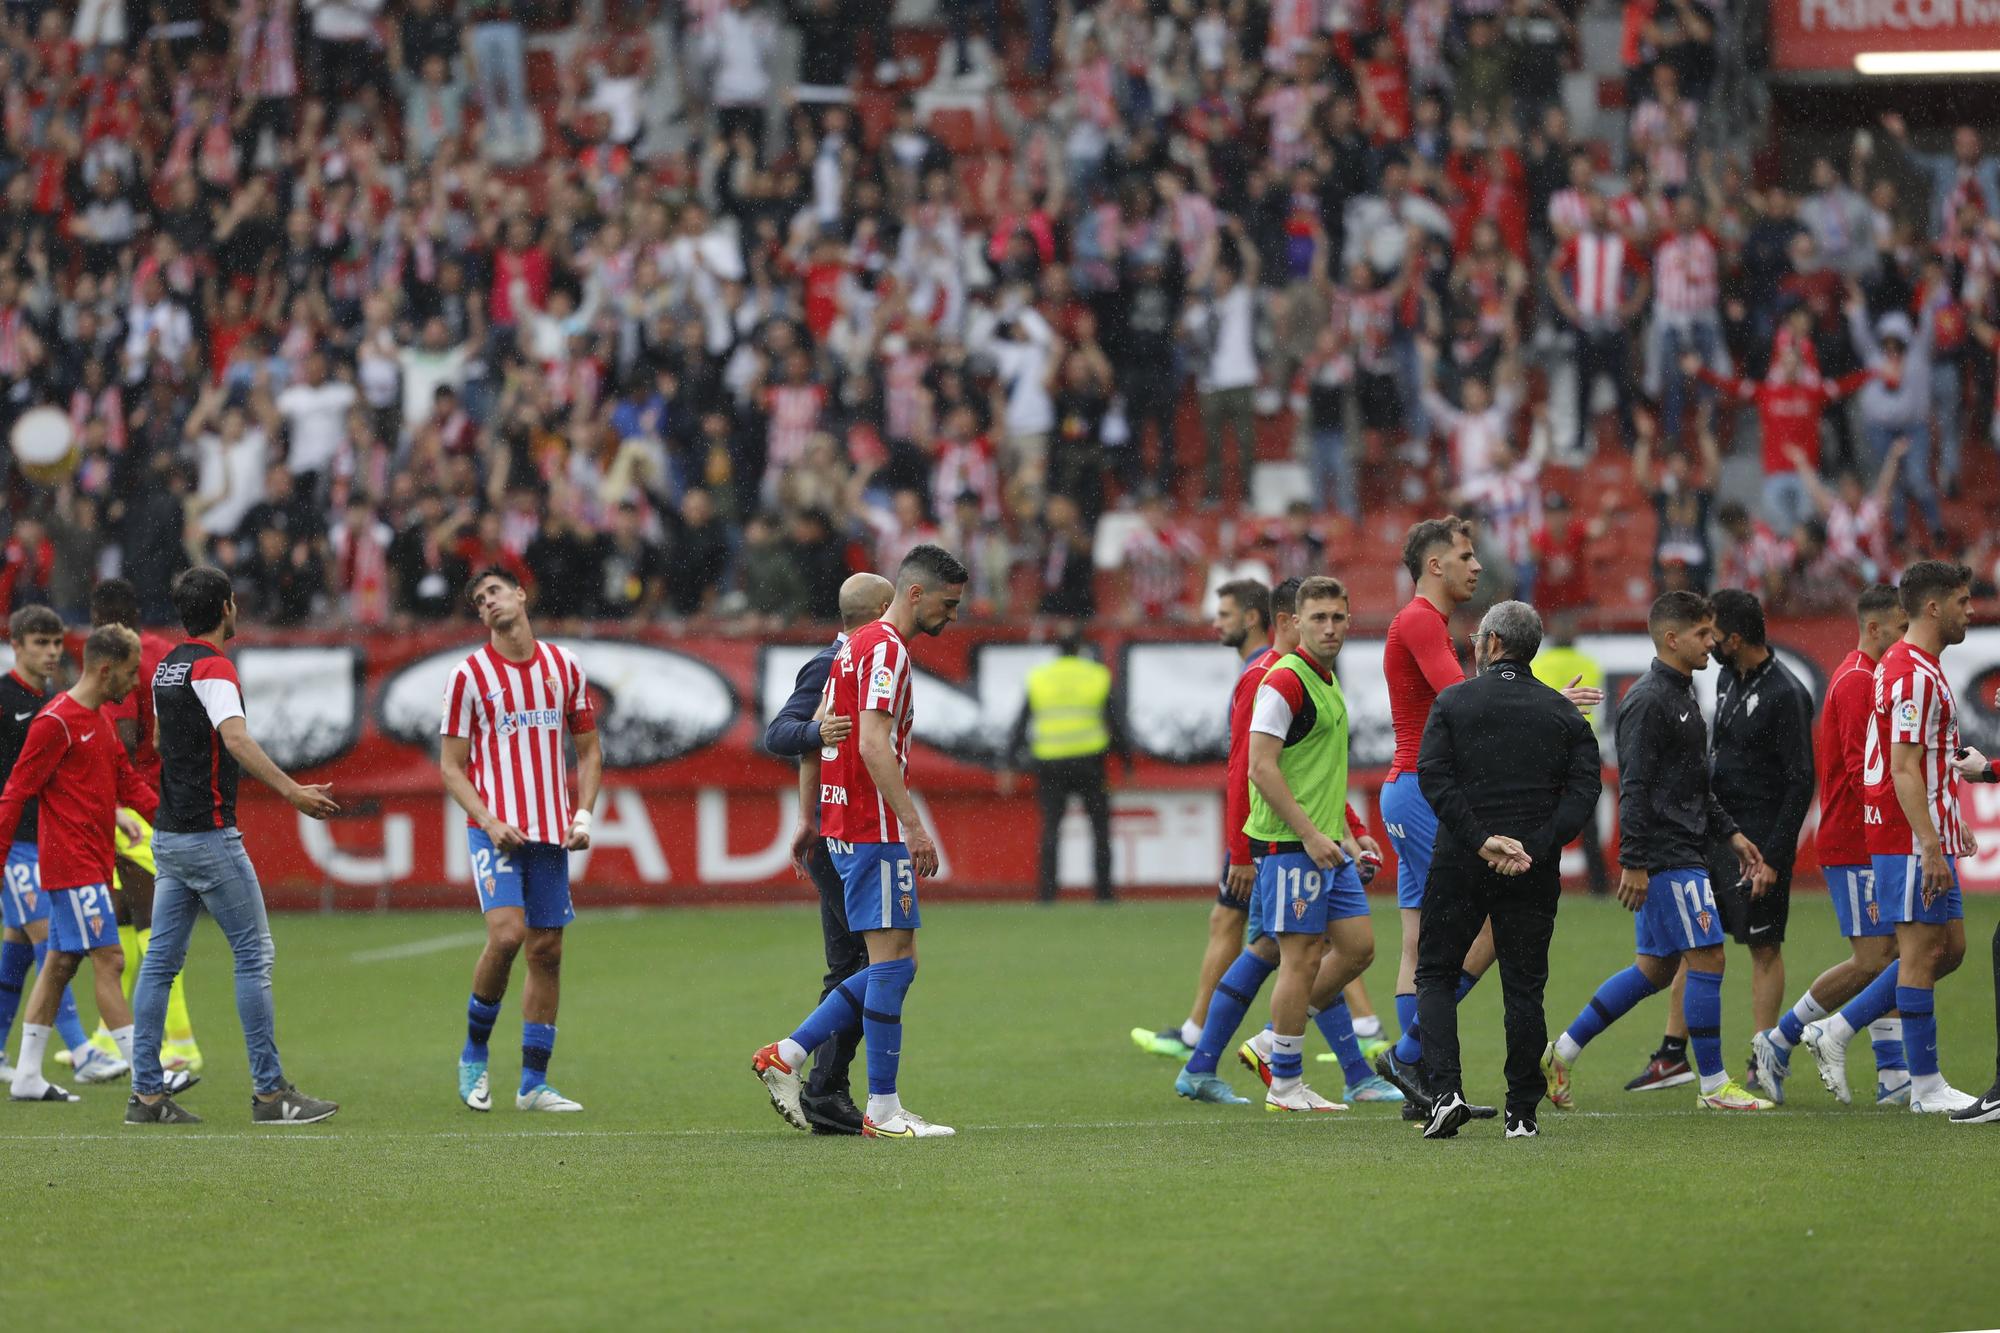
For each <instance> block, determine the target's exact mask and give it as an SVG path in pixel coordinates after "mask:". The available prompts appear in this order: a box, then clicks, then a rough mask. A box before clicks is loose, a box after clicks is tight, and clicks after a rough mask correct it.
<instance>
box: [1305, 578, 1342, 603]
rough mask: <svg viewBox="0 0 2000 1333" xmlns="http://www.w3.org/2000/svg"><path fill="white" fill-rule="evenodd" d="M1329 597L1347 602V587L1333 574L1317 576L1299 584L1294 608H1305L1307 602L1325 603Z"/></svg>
mask: <svg viewBox="0 0 2000 1333" xmlns="http://www.w3.org/2000/svg"><path fill="white" fill-rule="evenodd" d="M1329 597H1338V598H1340V599H1341V600H1342V601H1346V600H1347V585H1346V584H1344V583H1342V582H1341V581H1340V580H1339V579H1337V578H1334V577H1333V576H1332V575H1331V574H1315V575H1313V576H1312V577H1311V578H1309V579H1302V580H1301V581H1300V582H1299V592H1298V597H1297V599H1296V600H1295V601H1294V603H1293V605H1294V606H1304V605H1305V604H1306V603H1307V602H1323V601H1325V600H1326V599H1327V598H1329Z"/></svg>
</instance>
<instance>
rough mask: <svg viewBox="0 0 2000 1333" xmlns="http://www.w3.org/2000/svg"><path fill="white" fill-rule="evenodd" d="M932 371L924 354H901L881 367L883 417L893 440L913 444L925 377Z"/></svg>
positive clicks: (922, 400)
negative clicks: (909, 441) (926, 373)
mask: <svg viewBox="0 0 2000 1333" xmlns="http://www.w3.org/2000/svg"><path fill="white" fill-rule="evenodd" d="M930 368H931V359H930V356H929V355H928V354H926V353H924V352H911V351H904V352H899V353H897V354H896V355H894V356H891V357H888V358H886V359H885V360H884V361H883V363H882V415H883V419H884V422H883V424H884V425H886V426H887V427H888V430H889V438H890V439H892V440H914V439H916V438H917V424H918V419H919V416H920V415H921V413H922V409H923V405H924V399H923V388H924V374H925V372H926V371H928V370H929V369H930Z"/></svg>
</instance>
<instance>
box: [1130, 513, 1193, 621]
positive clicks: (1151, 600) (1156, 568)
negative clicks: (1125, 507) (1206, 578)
mask: <svg viewBox="0 0 2000 1333" xmlns="http://www.w3.org/2000/svg"><path fill="white" fill-rule="evenodd" d="M1199 554H1200V548H1198V547H1197V546H1196V545H1195V543H1194V542H1193V540H1192V539H1190V538H1188V537H1187V536H1185V535H1183V534H1182V533H1181V532H1179V531H1178V530H1176V529H1174V528H1150V527H1141V528H1136V529H1134V530H1133V532H1132V535H1131V536H1130V537H1129V538H1127V539H1126V542H1125V571H1126V576H1127V577H1128V578H1129V579H1130V580H1131V595H1132V600H1133V601H1135V602H1137V603H1138V604H1139V607H1140V609H1141V610H1142V611H1143V612H1144V613H1145V614H1146V615H1147V616H1148V617H1157V616H1163V615H1167V614H1168V613H1170V612H1172V611H1174V610H1176V609H1178V608H1179V607H1180V606H1181V604H1182V603H1183V602H1185V601H1186V600H1187V576H1188V569H1189V566H1190V565H1191V564H1192V562H1193V561H1194V559H1195V557H1196V556H1198V555H1199Z"/></svg>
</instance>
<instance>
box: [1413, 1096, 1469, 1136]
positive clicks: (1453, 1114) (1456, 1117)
mask: <svg viewBox="0 0 2000 1333" xmlns="http://www.w3.org/2000/svg"><path fill="white" fill-rule="evenodd" d="M1470 1119H1472V1117H1471V1115H1469V1114H1468V1113H1467V1112H1466V1109H1465V1098H1463V1097H1461V1096H1459V1095H1458V1094H1457V1093H1455V1092H1447V1093H1446V1094H1444V1096H1442V1097H1439V1098H1438V1099H1437V1100H1436V1101H1434V1102H1432V1103H1431V1113H1430V1118H1429V1119H1428V1120H1426V1121H1425V1123H1424V1137H1425V1138H1427V1139H1455V1138H1457V1137H1458V1127H1459V1126H1460V1125H1463V1124H1464V1123H1465V1122H1466V1121H1468V1120H1470Z"/></svg>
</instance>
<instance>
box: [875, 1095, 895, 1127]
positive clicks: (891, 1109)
mask: <svg viewBox="0 0 2000 1333" xmlns="http://www.w3.org/2000/svg"><path fill="white" fill-rule="evenodd" d="M902 1110H903V1099H902V1098H901V1097H899V1096H897V1095H896V1094H895V1093H893V1092H889V1093H883V1094H880V1095H879V1096H878V1095H877V1094H875V1093H872V1092H871V1093H869V1094H868V1118H869V1119H870V1120H873V1121H874V1122H875V1123H876V1124H878V1125H886V1124H888V1123H889V1121H890V1120H892V1119H894V1118H895V1117H896V1116H897V1115H899V1114H901V1113H902Z"/></svg>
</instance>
